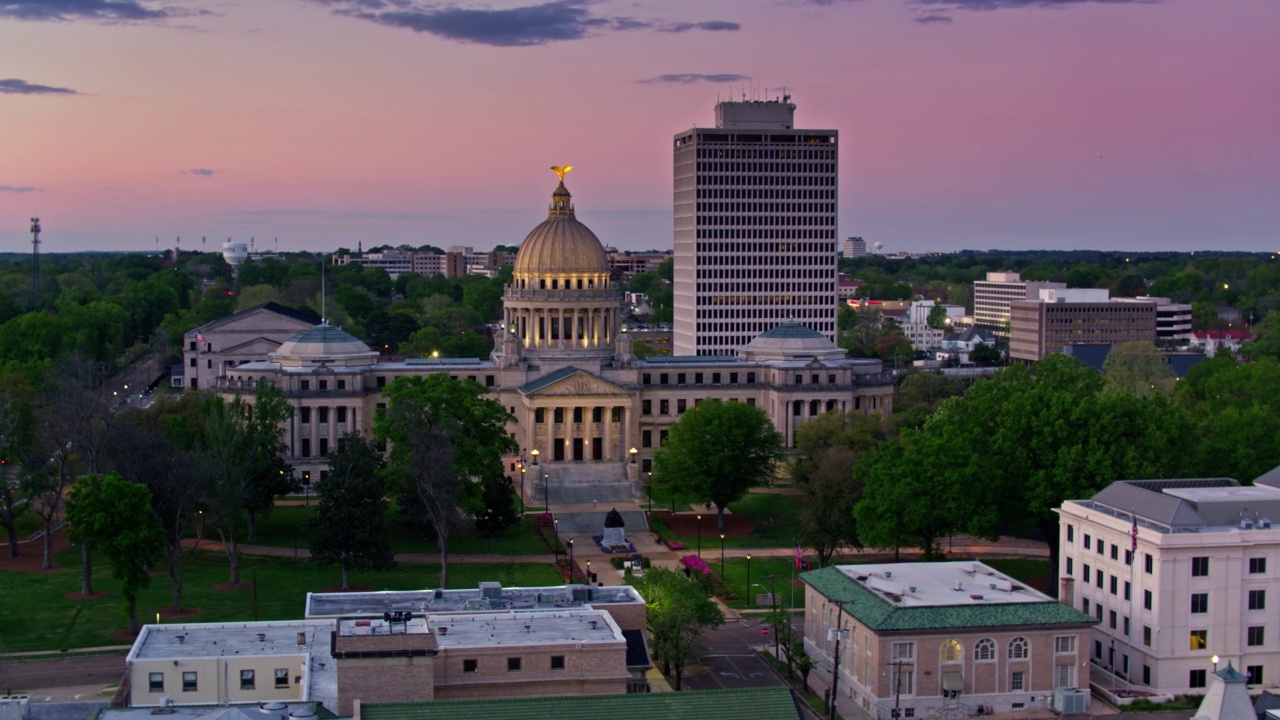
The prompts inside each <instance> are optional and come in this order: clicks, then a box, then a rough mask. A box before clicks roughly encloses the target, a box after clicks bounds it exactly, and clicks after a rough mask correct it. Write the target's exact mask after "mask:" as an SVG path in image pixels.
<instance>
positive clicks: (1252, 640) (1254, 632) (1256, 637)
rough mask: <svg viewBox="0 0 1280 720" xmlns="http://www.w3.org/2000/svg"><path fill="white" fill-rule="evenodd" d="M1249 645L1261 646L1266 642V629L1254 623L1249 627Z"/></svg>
mask: <svg viewBox="0 0 1280 720" xmlns="http://www.w3.org/2000/svg"><path fill="white" fill-rule="evenodd" d="M1248 633H1249V641H1248V642H1249V647H1262V644H1263V643H1264V642H1266V638H1267V629H1266V628H1265V627H1263V626H1261V625H1254V626H1252V627H1250V628H1249V631H1248Z"/></svg>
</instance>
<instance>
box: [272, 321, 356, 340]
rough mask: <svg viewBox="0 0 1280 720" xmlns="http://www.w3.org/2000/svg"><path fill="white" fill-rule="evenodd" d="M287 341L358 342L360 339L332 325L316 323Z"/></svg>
mask: <svg viewBox="0 0 1280 720" xmlns="http://www.w3.org/2000/svg"><path fill="white" fill-rule="evenodd" d="M289 342H295V343H346V342H354V343H358V342H360V340H359V339H358V338H356V337H355V336H354V335H352V334H351V333H349V332H347V331H345V330H343V329H342V328H336V327H334V326H332V325H316V326H315V327H313V328H311V329H310V330H303V331H302V332H300V333H298V334H297V335H294V336H293V337H291V338H289Z"/></svg>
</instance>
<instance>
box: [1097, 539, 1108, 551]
mask: <svg viewBox="0 0 1280 720" xmlns="http://www.w3.org/2000/svg"><path fill="white" fill-rule="evenodd" d="M1098 554H1099V555H1106V554H1107V542H1106V541H1105V540H1103V539H1102V538H1098Z"/></svg>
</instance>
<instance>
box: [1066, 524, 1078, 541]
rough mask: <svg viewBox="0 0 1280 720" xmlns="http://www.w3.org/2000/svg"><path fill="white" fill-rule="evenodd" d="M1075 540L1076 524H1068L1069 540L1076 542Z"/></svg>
mask: <svg viewBox="0 0 1280 720" xmlns="http://www.w3.org/2000/svg"><path fill="white" fill-rule="evenodd" d="M1075 540H1076V526H1075V525H1068V526H1067V542H1075Z"/></svg>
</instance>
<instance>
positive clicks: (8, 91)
mask: <svg viewBox="0 0 1280 720" xmlns="http://www.w3.org/2000/svg"><path fill="white" fill-rule="evenodd" d="M0 94H4V95H79V94H80V93H78V92H76V91H75V90H72V89H71V88H62V87H53V86H52V85H36V84H34V83H29V82H27V81H26V80H19V79H18V78H9V79H7V80H0Z"/></svg>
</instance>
